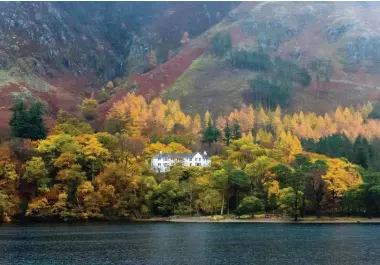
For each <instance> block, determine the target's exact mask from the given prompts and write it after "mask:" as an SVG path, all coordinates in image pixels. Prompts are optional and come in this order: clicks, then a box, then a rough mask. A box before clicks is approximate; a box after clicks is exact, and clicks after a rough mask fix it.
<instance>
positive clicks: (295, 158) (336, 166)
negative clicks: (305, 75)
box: [0, 94, 380, 221]
mask: <svg viewBox="0 0 380 265" xmlns="http://www.w3.org/2000/svg"><path fill="white" fill-rule="evenodd" d="M86 102H87V101H86ZM90 103H91V102H90ZM86 105H87V104H86ZM89 106H90V107H89V108H90V110H91V111H90V113H93V107H94V106H96V104H93V103H91V104H89ZM85 109H87V108H80V109H79V110H80V112H79V113H80V114H81V116H79V117H75V116H73V115H68V114H67V113H65V112H62V111H61V112H60V113H59V115H58V116H59V117H58V124H57V125H55V127H54V128H52V130H51V131H50V133H49V135H48V136H47V137H46V139H39V138H37V139H39V140H37V141H30V140H25V141H24V142H23V144H22V145H21V146H19V147H17V148H16V146H14V145H13V144H8V143H3V144H2V146H0V148H1V152H0V187H1V189H0V216H1V219H2V220H7V221H8V220H11V219H12V218H13V219H15V218H22V217H23V216H27V217H32V218H43V219H46V218H47V219H61V220H78V219H79V220H91V219H119V218H136V217H137V218H139V217H149V216H154V215H173V214H183V215H194V214H217V213H220V214H225V213H236V214H248V215H252V214H255V213H257V212H266V213H268V214H289V215H292V216H294V217H295V218H298V217H299V216H301V217H302V216H304V215H310V214H312V215H317V216H320V215H322V214H329V215H331V216H333V215H336V214H360V215H367V216H379V215H380V212H379V211H380V210H379V207H380V206H379V205H380V204H379V198H378V197H379V194H380V193H379V191H378V190H379V187H378V186H379V183H380V182H379V177H378V173H375V171H377V167H376V163H375V161H376V158H377V157H378V156H379V155H380V152H379V151H378V149H379V148H378V146H379V145H378V143H377V142H378V138H377V134H378V131H377V129H378V128H379V127H378V124H377V122H376V121H373V120H368V121H365V119H366V117H367V115H368V114H369V113H370V111H369V109H370V105H365V106H359V107H358V108H357V109H356V110H355V109H348V108H347V109H342V108H338V109H337V111H336V112H335V114H326V115H324V116H317V115H315V114H314V113H302V112H301V113H295V114H294V115H293V116H289V115H283V114H282V111H281V108H280V107H277V109H276V110H275V111H273V112H267V111H265V110H264V109H263V108H260V107H259V108H258V109H254V108H253V107H252V106H246V105H243V106H242V107H241V108H240V109H239V110H234V111H233V112H231V113H230V114H228V115H227V116H224V117H218V118H217V119H216V120H215V122H214V121H213V120H212V117H211V114H210V113H209V112H206V114H205V115H204V117H205V118H203V119H202V118H201V115H199V114H197V115H195V116H194V117H191V116H189V115H186V114H185V113H183V112H182V110H181V108H180V104H179V102H178V101H168V102H167V103H166V104H165V103H163V102H162V101H161V100H160V99H155V100H153V101H152V102H151V103H149V104H148V103H147V102H146V101H145V100H144V99H143V98H142V97H141V96H136V95H134V94H129V95H128V96H127V97H125V98H124V99H123V100H121V101H120V102H117V103H115V104H114V106H113V108H112V109H111V110H110V112H109V113H108V115H107V120H106V124H105V126H104V128H105V129H107V128H109V127H108V126H107V124H109V123H110V122H111V121H112V122H115V121H116V122H118V123H119V124H120V126H119V129H118V130H116V131H115V130H110V131H109V132H105V131H103V132H97V133H94V131H93V129H92V128H91V125H90V124H89V123H88V121H89V120H91V119H92V118H91V119H90V118H89V116H88V115H85V113H86V112H87V111H85V112H83V111H84V110H85ZM21 112H27V110H26V109H25V108H24V107H22V106H15V108H14V115H15V116H17V115H19V114H20V113H21ZM36 113H38V111H36ZM14 121H16V119H14ZM21 125H22V126H23V124H21ZM21 125H20V127H21V128H22V126H21ZM12 126H15V127H17V126H18V124H17V123H15V122H12ZM328 130H330V132H332V131H334V132H338V133H340V134H339V135H333V134H332V135H331V134H327V133H326V131H328ZM364 131H365V133H363V134H362V133H361V132H364ZM14 136H16V135H14ZM309 136H310V137H309ZM354 136H356V137H357V138H354ZM41 138H44V137H42V136H41ZM300 138H311V139H312V140H302V142H303V146H302V145H301V141H300ZM31 139H34V138H31ZM318 139H319V141H318ZM210 146H212V147H213V148H211V149H209V152H210V151H211V153H210V154H211V155H212V164H211V167H208V168H198V167H181V166H175V167H173V169H172V170H171V171H170V172H168V173H166V174H164V175H162V174H157V173H155V172H153V171H152V170H151V169H150V165H149V162H150V159H151V158H152V157H153V156H154V155H155V154H156V153H158V152H160V151H163V152H181V153H183V152H190V151H191V150H193V151H200V150H202V149H207V148H209V147H210ZM303 149H304V150H305V151H303ZM307 151H312V152H307ZM315 152H317V153H320V154H317V153H315ZM325 155H328V156H325ZM329 156H330V157H329ZM341 157H343V158H341ZM345 158H346V159H345ZM355 164H357V165H355Z"/></svg>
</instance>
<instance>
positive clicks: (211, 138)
mask: <svg viewBox="0 0 380 265" xmlns="http://www.w3.org/2000/svg"><path fill="white" fill-rule="evenodd" d="M220 137H221V134H220V131H219V130H218V129H217V128H216V127H215V126H214V125H212V123H211V119H209V121H208V126H207V128H206V129H205V130H204V131H203V142H204V143H208V145H209V147H211V144H212V143H216V142H217V141H218V140H219V139H220Z"/></svg>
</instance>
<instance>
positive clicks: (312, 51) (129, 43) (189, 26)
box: [0, 2, 380, 127]
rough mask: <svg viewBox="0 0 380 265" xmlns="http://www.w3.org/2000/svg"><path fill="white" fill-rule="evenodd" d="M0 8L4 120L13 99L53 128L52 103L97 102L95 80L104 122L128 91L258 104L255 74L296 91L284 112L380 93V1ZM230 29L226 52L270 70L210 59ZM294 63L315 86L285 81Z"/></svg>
mask: <svg viewBox="0 0 380 265" xmlns="http://www.w3.org/2000/svg"><path fill="white" fill-rule="evenodd" d="M0 8H1V10H2V17H1V18H0V35H1V39H0V91H1V95H2V97H1V99H0V107H1V109H2V118H1V119H0V126H2V127H4V126H6V124H7V121H8V119H9V116H10V112H9V108H10V106H11V104H12V100H13V99H14V98H17V97H18V98H22V99H25V100H31V99H36V98H37V99H39V100H42V101H43V102H45V103H46V106H47V118H48V123H52V122H54V119H55V116H56V113H57V111H58V109H61V108H62V109H66V110H69V111H75V110H76V106H77V104H78V103H79V102H80V101H81V100H82V99H83V98H84V97H89V96H90V95H92V94H94V95H95V97H97V98H100V91H101V89H102V87H106V90H107V93H110V94H111V98H110V99H109V100H102V102H104V101H105V102H104V103H103V104H101V106H100V108H99V115H98V118H99V119H103V118H104V117H105V114H106V113H107V112H108V111H109V109H110V108H111V107H112V105H113V104H114V103H115V102H116V101H118V100H120V99H121V98H122V97H123V96H125V95H126V94H127V93H129V92H130V91H136V92H137V93H138V94H142V95H144V97H145V98H146V99H148V100H151V99H153V98H154V97H156V96H162V97H163V98H164V99H165V100H167V99H179V100H180V101H181V104H182V106H183V108H184V110H185V111H186V112H187V113H195V112H200V113H203V112H205V111H206V110H207V109H208V110H210V111H211V112H212V113H213V114H214V116H216V115H217V114H220V113H221V112H225V113H227V112H229V111H231V110H232V109H233V108H237V107H239V106H240V105H241V103H249V104H251V103H258V102H259V101H260V100H258V99H257V95H255V92H254V91H253V89H252V87H251V85H250V83H252V80H254V79H255V78H257V77H260V78H261V77H262V78H264V79H265V80H264V81H270V82H272V83H271V84H274V85H275V86H273V88H274V89H276V87H278V86H281V85H282V86H286V88H287V89H288V90H289V91H291V93H288V94H289V95H287V97H288V96H289V99H288V100H287V102H286V104H284V106H283V107H284V108H283V109H287V110H288V111H289V112H291V111H299V110H304V111H316V112H317V113H324V112H325V111H329V110H332V109H335V108H336V106H337V105H339V104H340V105H343V106H345V105H347V106H348V105H356V104H358V103H363V102H367V101H368V100H377V99H378V97H379V91H378V88H377V86H378V85H377V84H378V83H379V82H380V77H379V75H378V74H379V73H378V71H379V70H378V69H379V67H378V66H379V62H380V59H379V58H380V55H379V52H378V50H379V49H378V47H379V46H380V37H379V36H380V32H379V29H378V28H379V27H378V25H379V24H380V18H379V17H378V16H377V14H378V11H380V10H379V9H380V6H379V5H377V4H369V3H333V2H314V3H313V2H311V3H310V2H309V3H304V2H298V3H297V2H286V3H276V2H273V3H272V2H243V3H240V4H237V3H232V2H229V3H225V2H224V3H211V2H210V3H209V2H204V3H198V2H197V3H191V2H187V3H164V2H162V3H155V2H149V3H116V2H115V3H113V2H111V3H107V4H106V3H100V2H99V3H80V2H78V3H61V2H57V3H42V2H41V3H17V2H14V3H6V2H4V3H0ZM226 32H228V33H229V34H230V36H231V40H232V47H231V51H230V54H233V53H234V52H236V51H238V50H244V51H248V52H250V53H253V52H259V53H260V54H264V55H265V56H269V58H270V61H271V63H272V67H271V69H269V70H267V71H261V70H260V71H258V70H257V69H252V68H249V67H241V66H239V67H238V66H236V65H234V64H233V63H231V57H230V55H226V56H215V54H213V53H212V44H211V43H212V40H213V38H215V36H217V35H218V34H224V33H226ZM277 57H280V58H281V60H280V61H279V60H278V58H277ZM278 62H280V64H278ZM286 68H289V69H288V70H284V69H286ZM294 69H298V70H301V71H303V70H305V71H306V72H307V73H308V75H309V77H310V82H307V84H306V83H304V84H299V83H297V82H294V80H291V81H289V80H287V77H288V75H289V74H292V71H293V70H294ZM298 70H297V71H298ZM279 76H280V77H281V78H279ZM109 81H112V83H109ZM106 84H108V86H106ZM265 84H266V85H268V84H267V83H265ZM265 84H264V85H263V86H264V88H265ZM269 85H270V84H269ZM277 97H279V98H280V97H282V96H281V95H279V94H278V95H277ZM272 104H273V102H272Z"/></svg>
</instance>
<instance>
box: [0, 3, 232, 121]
mask: <svg viewBox="0 0 380 265" xmlns="http://www.w3.org/2000/svg"><path fill="white" fill-rule="evenodd" d="M231 5H232V4H231V3H223V4H220V3H217V4H215V3H212V2H203V3H194V2H187V3H168V2H1V3H0V10H1V11H0V14H1V16H0V93H1V95H2V97H1V99H0V107H1V108H2V111H3V118H2V119H0V126H4V125H6V124H7V119H8V117H9V115H10V113H9V108H10V106H11V104H12V100H13V99H14V98H15V97H19V98H23V99H25V100H30V99H33V98H34V99H39V100H42V101H43V102H45V103H46V106H47V111H48V115H49V116H51V117H54V115H55V113H56V112H57V110H58V109H60V108H63V109H66V110H74V109H75V107H76V105H77V104H78V103H79V102H80V100H81V99H82V98H83V97H86V96H90V95H91V94H92V93H94V92H97V91H99V90H100V89H101V87H102V86H103V84H105V83H107V82H108V81H110V80H114V79H115V78H123V77H128V76H130V75H136V74H143V73H145V72H147V71H148V70H149V67H151V66H150V65H149V61H148V59H147V55H148V54H149V53H150V52H152V51H154V52H155V54H156V58H155V61H156V62H157V64H161V63H164V62H165V61H166V60H167V59H168V54H169V53H171V54H173V55H175V54H176V53H177V52H178V48H179V46H180V45H181V44H180V41H181V39H182V37H183V35H184V32H188V35H189V36H190V37H191V38H193V37H195V36H197V35H199V34H201V33H202V32H203V31H205V30H207V29H208V28H209V27H211V26H212V25H214V24H215V23H217V22H218V21H220V20H221V19H222V18H223V16H224V15H225V14H226V12H228V10H230V8H231ZM115 83H117V82H115Z"/></svg>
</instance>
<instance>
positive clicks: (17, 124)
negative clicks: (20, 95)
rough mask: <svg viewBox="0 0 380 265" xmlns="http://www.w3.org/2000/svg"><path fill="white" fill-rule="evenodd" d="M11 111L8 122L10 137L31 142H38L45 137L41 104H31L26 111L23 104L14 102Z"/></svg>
mask: <svg viewBox="0 0 380 265" xmlns="http://www.w3.org/2000/svg"><path fill="white" fill-rule="evenodd" d="M12 111H13V114H12V118H11V119H10V121H9V126H10V127H11V136H13V137H20V138H24V139H32V140H40V139H44V138H45V137H46V127H45V123H44V121H43V119H42V104H41V103H38V102H37V103H32V104H31V106H30V108H29V110H27V109H26V107H25V105H24V103H23V102H21V101H20V102H16V103H15V104H14V106H13V108H12Z"/></svg>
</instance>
